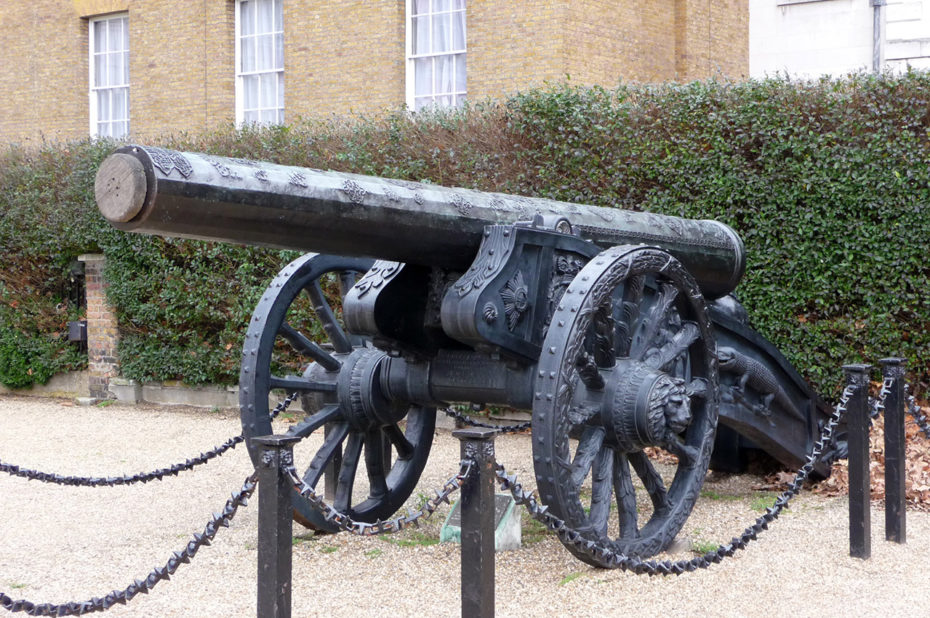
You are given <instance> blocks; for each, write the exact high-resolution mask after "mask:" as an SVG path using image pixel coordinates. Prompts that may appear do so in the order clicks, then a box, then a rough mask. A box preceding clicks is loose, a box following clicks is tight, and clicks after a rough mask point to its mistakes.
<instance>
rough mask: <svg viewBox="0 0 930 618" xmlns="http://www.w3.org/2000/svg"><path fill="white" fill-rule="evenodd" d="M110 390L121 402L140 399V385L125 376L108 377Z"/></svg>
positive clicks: (132, 401)
mask: <svg viewBox="0 0 930 618" xmlns="http://www.w3.org/2000/svg"><path fill="white" fill-rule="evenodd" d="M109 388H110V392H111V393H113V395H114V396H115V397H116V400H117V401H119V402H122V403H133V404H135V403H139V402H140V401H142V385H141V384H139V383H138V382H136V381H135V380H127V379H126V378H110V384H109Z"/></svg>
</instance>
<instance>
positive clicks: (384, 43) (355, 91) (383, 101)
mask: <svg viewBox="0 0 930 618" xmlns="http://www.w3.org/2000/svg"><path fill="white" fill-rule="evenodd" d="M404 10H405V5H404V1H403V0H335V1H330V2H309V1H307V0H285V2H284V107H285V111H284V113H285V116H286V117H287V119H288V120H289V121H290V120H294V119H295V118H297V117H298V116H303V117H319V116H327V115H330V114H340V115H341V114H346V113H372V112H376V111H379V110H385V109H398V108H400V107H402V106H403V105H404V72H405V63H406V60H405V51H404V45H405V39H404V28H405V22H404Z"/></svg>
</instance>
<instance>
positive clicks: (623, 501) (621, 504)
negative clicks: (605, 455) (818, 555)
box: [613, 453, 639, 539]
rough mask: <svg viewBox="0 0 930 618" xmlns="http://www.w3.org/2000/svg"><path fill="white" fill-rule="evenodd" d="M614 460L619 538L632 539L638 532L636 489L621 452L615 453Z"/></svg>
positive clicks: (625, 459)
mask: <svg viewBox="0 0 930 618" xmlns="http://www.w3.org/2000/svg"><path fill="white" fill-rule="evenodd" d="M614 460H615V461H614V474H613V477H614V478H613V481H614V493H615V494H616V495H617V511H618V514H619V517H620V538H622V539H634V538H636V537H637V535H638V534H639V527H638V523H637V520H638V519H639V515H638V513H637V510H636V490H635V489H634V488H633V478H632V476H631V475H630V465H629V462H628V461H627V456H626V455H624V454H623V453H616V454H615V455H614Z"/></svg>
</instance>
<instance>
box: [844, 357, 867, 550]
mask: <svg viewBox="0 0 930 618" xmlns="http://www.w3.org/2000/svg"><path fill="white" fill-rule="evenodd" d="M869 369H871V365H844V366H843V371H845V372H846V384H847V385H848V386H853V387H855V388H854V389H853V392H852V395H851V396H850V398H849V401H848V402H847V404H846V424H847V427H848V429H849V555H850V556H852V557H853V558H862V559H868V558H869V557H870V556H871V555H872V540H871V535H872V521H871V513H870V510H869V508H870V503H869V497H870V493H869V492H870V487H871V482H870V479H869V411H868V401H867V398H868V388H869Z"/></svg>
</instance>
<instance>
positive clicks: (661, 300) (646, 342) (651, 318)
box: [630, 283, 678, 360]
mask: <svg viewBox="0 0 930 618" xmlns="http://www.w3.org/2000/svg"><path fill="white" fill-rule="evenodd" d="M676 298H678V289H677V288H676V287H675V286H673V285H672V284H670V283H660V284H659V290H658V292H657V293H656V297H655V302H654V303H653V305H652V307H651V308H650V309H649V314H648V315H646V316H645V318H643V326H644V329H643V332H642V333H640V334H639V336H637V337H636V340H635V341H634V342H633V347H632V350H631V353H630V357H631V358H634V359H635V360H643V358H645V356H646V353H647V352H648V351H649V348H650V346H651V345H652V344H653V343H654V342H655V341H656V337H657V336H658V334H659V329H660V328H661V327H662V326H663V325H664V322H665V316H666V315H667V314H668V310H669V308H671V306H672V304H673V303H674V302H675V299H676Z"/></svg>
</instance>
